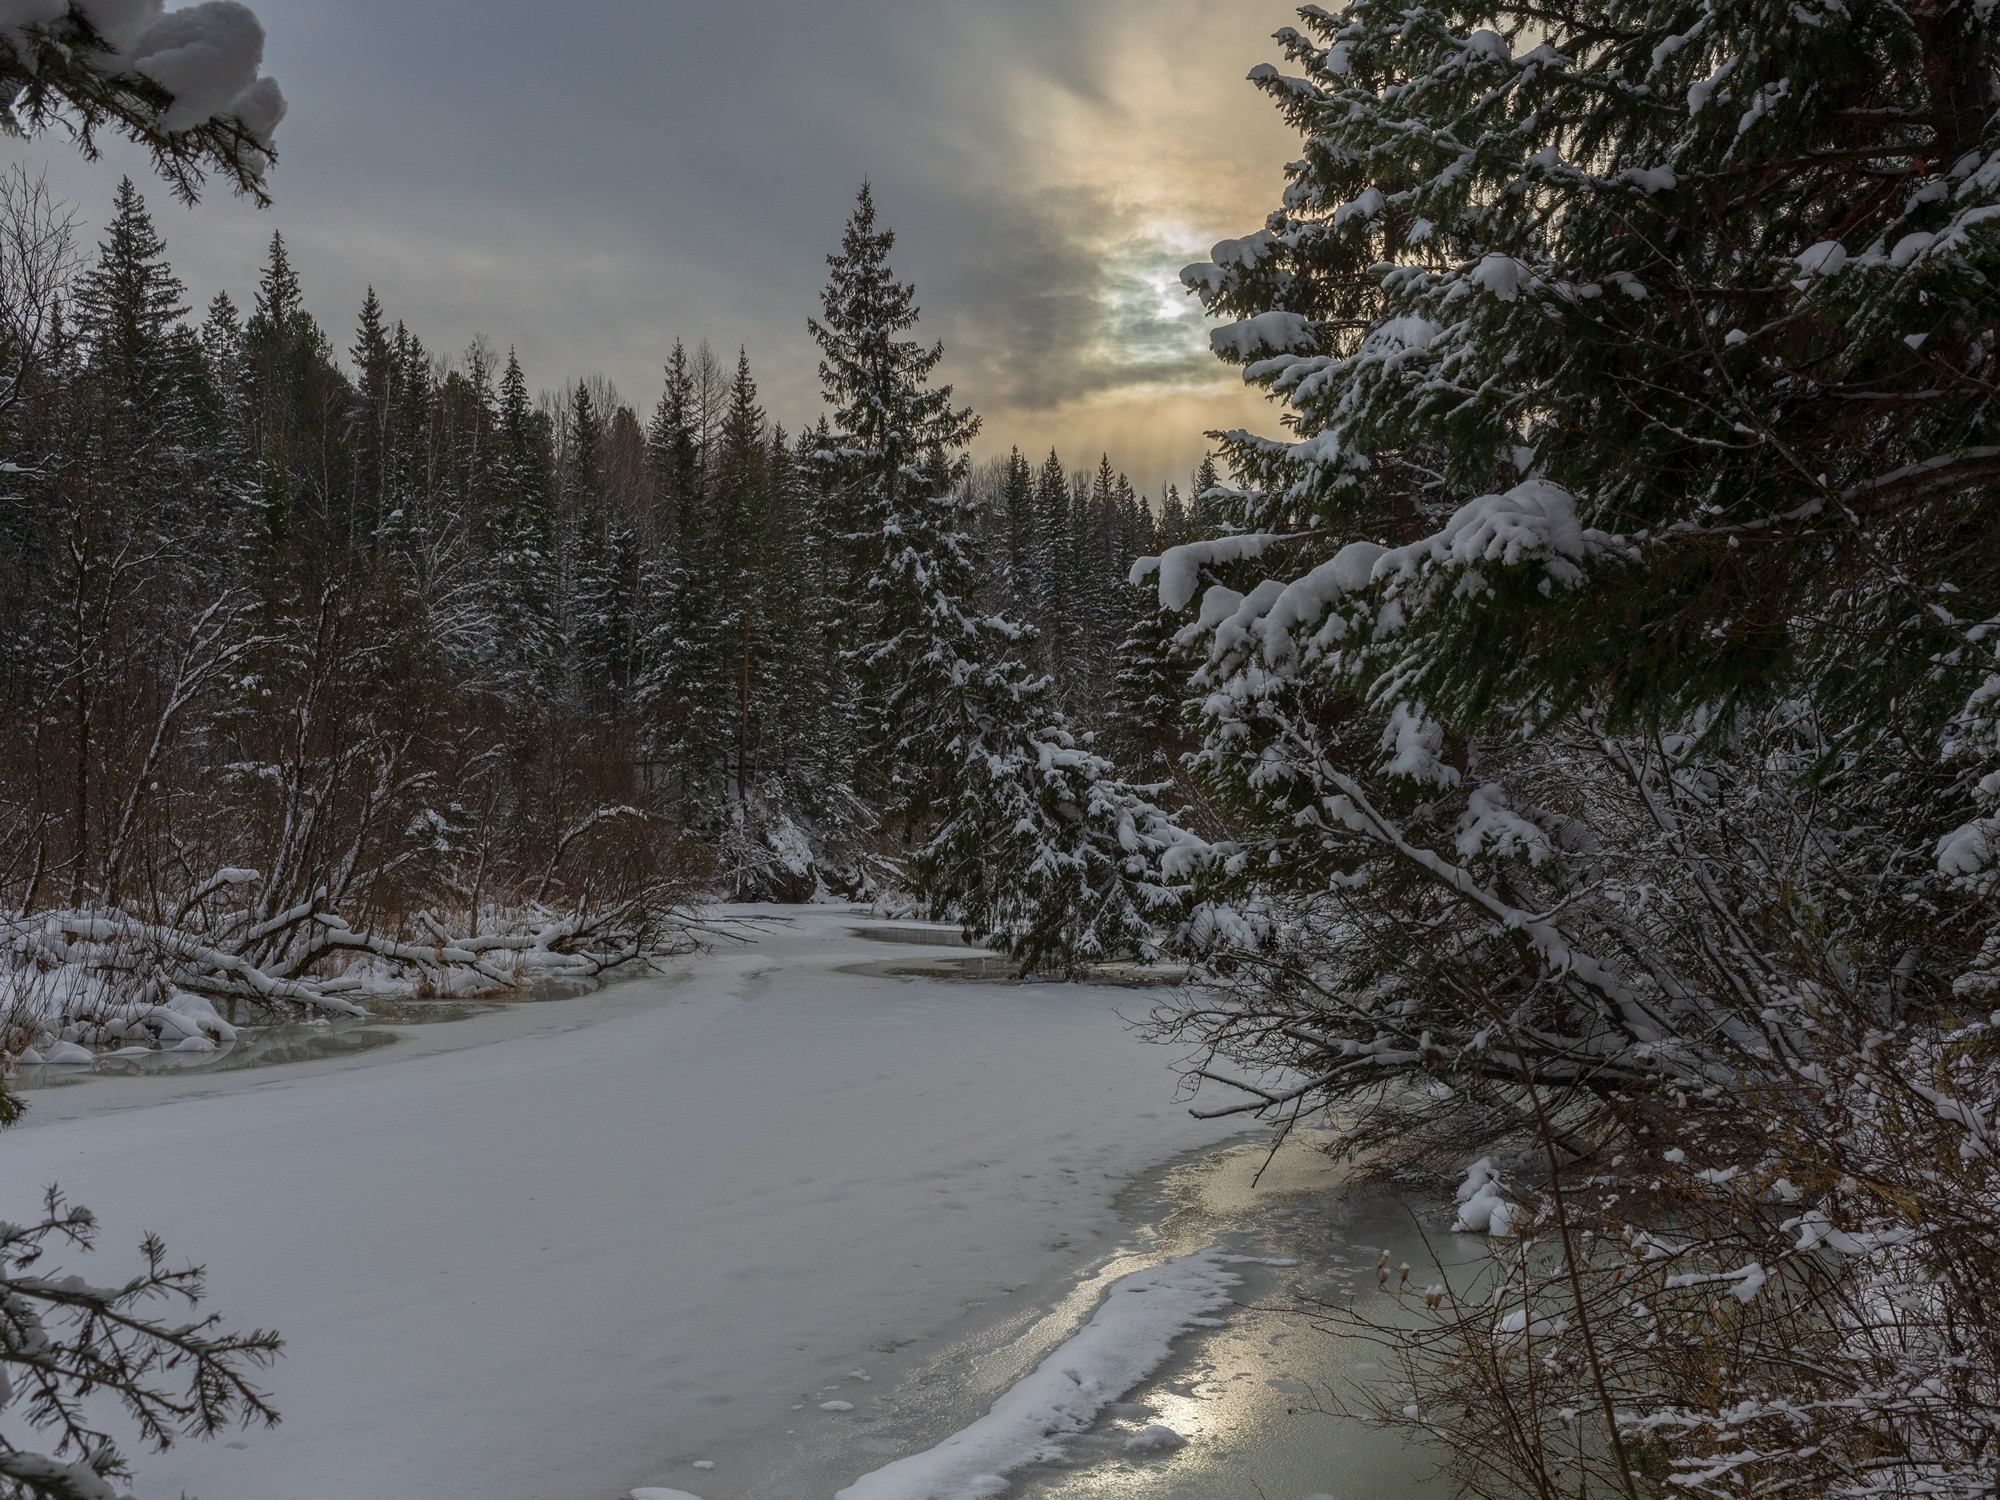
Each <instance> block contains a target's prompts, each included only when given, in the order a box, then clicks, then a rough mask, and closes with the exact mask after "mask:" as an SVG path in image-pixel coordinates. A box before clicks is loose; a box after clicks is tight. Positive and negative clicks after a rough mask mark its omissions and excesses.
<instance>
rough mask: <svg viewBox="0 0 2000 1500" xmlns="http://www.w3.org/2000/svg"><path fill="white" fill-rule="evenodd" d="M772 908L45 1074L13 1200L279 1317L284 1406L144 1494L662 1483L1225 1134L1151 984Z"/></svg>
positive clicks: (1013, 1274)
mask: <svg viewBox="0 0 2000 1500" xmlns="http://www.w3.org/2000/svg"><path fill="white" fill-rule="evenodd" d="M771 915H772V916H774V917H775V916H776V915H777V914H776V913H771ZM784 917H785V919H784V920H782V921H773V922H772V923H771V924H770V926H769V927H768V928H767V930H766V931H765V932H763V933H762V934H761V935H759V936H758V938H757V940H756V941H755V942H754V943H752V944H748V945H741V946H735V945H724V946H722V947H720V948H718V949H717V951H715V952H713V953H711V954H708V955H704V956H698V957H695V958H693V959H689V960H684V961H678V962H677V963H676V964H675V965H673V966H672V970H671V971H670V972H669V974H667V975H666V976H664V977H662V978H660V979H657V980H653V979H649V980H643V981H637V982H634V983H630V984H625V985H620V986H615V987H613V988H611V989H609V990H606V991H603V992H601V993H600V994H597V995H593V996H588V997H585V998H583V999H580V1000H571V1001H564V1002H557V1003H551V1004H547V1005H540V1006H534V1007H528V1008H525V1009H517V1010H515V1011H512V1012H509V1013H506V1014H504V1015H500V1016H496V1017H483V1018H479V1019H475V1020H470V1021H462V1022H457V1023H454V1024H453V1025H450V1026H444V1027H437V1026H433V1027H426V1028H420V1029H419V1031H420V1032H421V1035H419V1034H418V1033H417V1032H412V1033H410V1034H409V1039H408V1040H407V1041H406V1042H404V1043H399V1044H398V1045H397V1046H392V1047H387V1048H380V1049H377V1050H375V1051H372V1052H368V1053H363V1054H358V1055H356V1056H354V1057H349V1058H344V1059H340V1060H336V1061H332V1062H328V1063H324V1064H319V1063H312V1064H301V1065H298V1066H296V1067H291V1068H283V1069H267V1070H246V1071H243V1072H238V1073H232V1074H218V1075H213V1076H209V1077H177V1078H173V1079H164V1080H146V1081H144V1082H143V1083H142V1082H141V1081H138V1080H123V1079H109V1078H94V1079H91V1080H89V1081H87V1082H85V1083H83V1084H80V1085H77V1086H74V1087H70V1088H64V1089H55V1090H47V1091H42V1092H38V1093H36V1094H33V1095H31V1096H30V1098H31V1101H32V1102H33V1104H34V1105H35V1108H34V1109H33V1110H32V1111H31V1113H30V1115H29V1118H28V1120H27V1122H26V1123H24V1124H22V1125H20V1126H18V1127H16V1128H15V1129H13V1130H11V1131H9V1132H8V1133H7V1134H6V1136H5V1137H4V1138H0V1139H4V1146H5V1150H4V1152H0V1212H8V1213H13V1214H15V1215H16V1216H18V1215H19V1214H20V1213H22V1212H24V1211H26V1210H27V1209H29V1208H31V1207H32V1206H33V1205H34V1203H35V1202H37V1201H38V1196H39V1193H40V1190H41V1188H42V1187H43V1186H44V1185H45V1184H47V1183H49V1182H53V1181H59V1182H60V1183H61V1184H62V1186H63V1188H64V1189H65V1191H66V1192H67V1193H69V1194H70V1196H71V1197H72V1198H73V1199H74V1200H75V1201H77V1202H81V1203H85V1204H88V1205H90V1206H91V1207H92V1208H94V1209H96V1210H97V1211H98V1212H99V1214H100V1216H101V1218H102V1220H103V1225H104V1234H103V1238H102V1241H101V1243H102V1245H103V1246H104V1251H103V1253H102V1254H100V1255H99V1256H98V1257H96V1260H97V1262H98V1270H99V1271H100V1273H105V1272H109V1271H110V1270H111V1268H112V1267H113V1266H116V1265H123V1264H125V1263H127V1262H130V1261H131V1260H132V1259H133V1256H132V1247H133V1246H134V1245H135V1244H136V1242H137V1240H138V1238H139V1236H140V1235H141V1233H143V1232H144V1231H147V1230H157V1231H159V1232H160V1233H162V1234H163V1235H164V1236H165V1237H166V1239H167V1242H168V1246H169V1250H170V1252H171V1253H172V1254H173V1255H175V1256H177V1257H182V1258H186V1259H192V1260H197V1261H200V1262H203V1263H205V1264H206V1265H207V1267H208V1269H209V1279H210V1286H211V1289H212V1301H213V1305H214V1306H215V1307H216V1308H217V1309H218V1310H220V1311H221V1312H222V1313H223V1314H224V1315H225V1317H226V1318H227V1319H228V1320H229V1321H230V1322H231V1323H232V1324H233V1325H236V1326H250V1325H253V1324H254V1325H261V1326H271V1325H275V1326H277V1327H278V1328H279V1329H280V1330H282V1332H283V1333H284V1334H285V1337H286V1340H287V1345H288V1347H287V1352H286V1357H285V1359H284V1360H283V1361H282V1362H281V1363H280V1365H279V1366H278V1367H277V1369H276V1371H275V1372H274V1373H273V1375H272V1377H271V1379H270V1382H269V1383H270V1386H271V1388H272V1390H273V1391H274V1393H275V1396H276V1398H277V1401H278V1404H279V1406H280V1408H281V1409H282V1410H283V1412H284V1416H285V1420H284V1424H283V1425H282V1426H281V1427H279V1428H278V1429H277V1430H276V1431H273V1432H262V1431H258V1432H251V1433H247V1434H240V1435H238V1434H231V1435H230V1436H229V1439H228V1440H227V1442H226V1443H225V1442H215V1443H182V1444H177V1445H176V1446H175V1447H174V1448H173V1449H172V1450H171V1451H170V1452H169V1453H166V1454H164V1455H138V1464H137V1467H138V1478H137V1484H136V1485H135V1493H136V1494H137V1495H138V1497H139V1500H154V1497H170V1496H173V1495H176V1494H179V1493H180V1492H181V1491H183V1490H185V1491H187V1492H189V1493H195V1494H200V1495H201V1496H203V1497H204V1500H270V1497H274V1496H301V1497H304V1496H312V1495H322V1494H326V1495H331V1494H338V1495H341V1496H343V1497H344V1500H403V1497H405V1496H408V1495H410V1494H413V1493H419V1492H420V1493H422V1494H424V1495H425V1496H426V1497H427V1500H474V1497H477V1500H543V1497H545V1496H548V1495H552V1494H563V1495H574V1496H578V1497H580V1500H588V1497H590V1496H603V1497H612V1496H618V1495H622V1494H626V1493H628V1492H636V1493H651V1494H672V1493H673V1492H671V1491H654V1492H646V1491H643V1490H636V1491H635V1486H644V1485H647V1484H657V1483H658V1481H660V1480H663V1479H666V1478H667V1477H668V1476H669V1475H670V1474H671V1473H672V1472H673V1471H674V1470H675V1469H676V1468H678V1469H679V1472H681V1473H686V1472H687V1469H686V1465H687V1464H688V1463H689V1462H690V1461H691V1460H692V1459H694V1458H698V1457H702V1456H704V1450H707V1452H708V1453H709V1454H714V1455H718V1456H721V1455H724V1454H725V1452H726V1451H728V1450H729V1444H730V1442H731V1440H732V1439H738V1440H740V1439H743V1438H746V1437H749V1436H751V1435H754V1434H756V1433H759V1432H764V1431H778V1430H781V1429H782V1428H783V1425H784V1422H785V1421H786V1420H787V1419H788V1417H790V1412H791V1410H792V1404H793V1403H794V1402H795V1401H796V1400H797V1399H798V1393H800V1392H802V1391H809V1390H814V1389H816V1388H817V1389H823V1388H826V1387H828V1386H831V1385H834V1384H836V1383H837V1382H839V1381H840V1380H841V1379H842V1377H843V1375H844V1374H845V1373H846V1372H850V1371H852V1370H854V1369H855V1368H857V1367H858V1366H865V1365H866V1364H867V1363H868V1362H869V1356H870V1354H871V1351H874V1350H876V1349H879V1348H886V1347H889V1346H890V1345H892V1344H895V1343H898V1342H900V1341H904V1340H919V1339H923V1338H925V1337H928V1336H930V1335H932V1334H934V1333H936V1332H938V1331H939V1330H941V1329H943V1328H945V1327H947V1326H948V1325H950V1324H951V1323H952V1322H953V1320H954V1319H955V1318H957V1317H959V1316H960V1315H961V1314H962V1313H963V1311H964V1308H965V1306H966V1305H967V1304H968V1303H969V1302H971V1301H973V1300H976V1299H978V1298H982V1297H989V1296H992V1295H995V1293H996V1292H997V1290H998V1289H999V1288H1001V1287H1003V1286H1004V1287H1014V1286H1022V1285H1027V1284H1030V1283H1035V1282H1039V1281H1046V1280H1048V1279H1049V1278H1052V1277H1056V1276H1059V1275H1061V1274H1063V1273H1064V1272H1065V1268H1067V1267H1071V1266H1075V1265H1078V1264H1080V1263H1081V1262H1082V1261H1083V1260H1085V1259H1087V1258H1088V1257H1089V1255H1090V1254H1091V1253H1092V1252H1091V1250H1090V1240H1091V1237H1092V1236H1093V1235H1096V1234H1099V1233H1102V1232H1105V1231H1108V1230H1110V1229H1111V1228H1112V1226H1113V1224H1114V1223H1115V1219H1114V1217H1113V1215H1112V1212H1111V1207H1110V1202H1111V1199H1112V1197H1113V1195H1114V1194H1115V1192H1116V1190H1117V1189H1118V1188H1119V1187H1120V1186H1121V1185H1122V1184H1123V1183H1125V1182H1127V1181H1129V1180H1130V1179H1132V1178H1133V1177H1135V1176H1137V1175H1139V1174H1140V1173H1142V1172H1144V1171H1146V1170H1148V1169H1149V1168H1151V1167H1153V1166H1155V1165H1158V1164H1161V1163H1164V1162H1165V1161H1167V1160H1169V1159H1171V1158H1174V1157H1176V1156H1179V1155H1180V1154H1182V1153H1184V1152H1186V1151H1188V1150H1191V1149H1194V1148H1196V1147H1199V1146H1202V1145H1204V1144H1207V1143H1209V1142H1213V1141H1216V1140H1218V1139H1221V1138H1222V1137H1223V1136H1224V1135H1226V1134H1228V1133H1230V1132H1231V1131H1232V1130H1234V1129H1236V1128H1237V1127H1233V1126H1231V1125H1229V1124H1226V1123H1221V1122H1201V1121H1195V1120H1192V1119H1190V1118H1189V1117H1188V1115H1187V1114H1186V1111H1185V1109H1184V1108H1183V1107H1182V1106H1181V1105H1180V1104H1179V1103H1178V1102H1177V1101H1176V1100H1175V1098H1174V1084H1175V1079H1174V1076H1173V1073H1172V1071H1171V1068H1170V1062H1171V1059H1170V1057H1169V1055H1168V1054H1167V1053H1166V1052H1164V1051H1163V1050H1161V1049H1158V1048H1155V1047H1152V1046H1149V1045H1147V1044H1145V1043H1143V1042H1141V1041H1139V1040H1137V1039H1136V1038H1135V1037H1134V1036H1133V1035H1132V1033H1131V1032H1130V1031H1129V1029H1128V1028H1127V1026H1126V1025H1125V1023H1124V1022H1123V1021H1122V1020H1121V1019H1120V1018H1119V1015H1118V1014H1117V1012H1118V1010H1119V1009H1124V1010H1126V1011H1128V1012H1130V1011H1132V1010H1134V1009H1142V1008H1143V1004H1141V1005H1139V1006H1135V1005H1134V1003H1133V1002H1134V999H1135V997H1134V995H1133V993H1132V992H1131V991H1129V990H1112V989H1092V988H1084V987H1071V986H1061V985H974V984H965V983H955V982H949V981H946V980H943V979H938V978H926V977H917V978H899V977H891V976H887V975H885V974H884V973H883V972H882V971H883V970H884V969H885V968H888V967H894V966H898V965H902V964H905V963H909V962H912V961H919V960H924V959H925V954H924V952H923V951H922V950H915V951H913V950H911V949H909V948H902V949H896V948H890V947H887V946H885V945H882V944H878V943H871V942H868V941H864V940H861V939H859V938H857V937H855V936H853V934H852V929H853V928H855V927H857V926H863V925H865V923H864V922H863V921H862V919H860V918H858V917H856V916H854V915H852V914H849V913H845V912H842V911H839V910H837V909H829V908H810V909H804V910H792V911H789V912H787V913H785V914H784ZM932 951H933V952H935V953H937V954H938V956H940V957H942V956H944V955H943V953H942V951H941V950H932ZM198 1091H199V1092H198ZM10 1205H11V1206H10ZM1162 1274H1163V1275H1165V1276H1167V1277H1168V1278H1170V1279H1171V1278H1173V1277H1192V1278H1195V1279H1196V1280H1198V1281H1200V1283H1201V1284H1202V1286H1203V1287H1212V1288H1213V1295H1218V1296H1219V1295H1220V1294H1221V1287H1222V1284H1223V1280H1224V1279H1225V1278H1226V1276H1227V1274H1228V1273H1226V1272H1225V1271H1223V1270H1222V1269H1221V1268H1220V1266H1219V1265H1217V1264H1211V1263H1206V1262H1204V1263H1200V1264H1199V1265H1195V1266H1183V1267H1181V1268H1180V1269H1178V1270H1174V1271H1167V1272H1163V1273H1162ZM1160 1291H1161V1293H1162V1295H1161V1296H1160V1297H1159V1298H1157V1299H1156V1305H1158V1306H1160V1307H1162V1308H1166V1307H1169V1306H1172V1307H1176V1308H1179V1309H1181V1310H1182V1311H1183V1312H1184V1311H1185V1308H1186V1307H1187V1306H1190V1305H1192V1304H1191V1303H1189V1302H1188V1301H1187V1300H1186V1298H1185V1297H1183V1295H1182V1292H1181V1291H1176V1290H1174V1289H1173V1287H1171V1286H1169V1285H1167V1284H1164V1283H1163V1284H1162V1286H1161V1287H1160ZM1209 1295H1211V1293H1210V1292H1209V1291H1203V1292H1202V1293H1201V1297H1204V1298H1205V1297H1207V1296H1209ZM1128 1300H1131V1301H1135V1302H1143V1301H1144V1298H1143V1297H1133V1298H1129V1299H1128ZM1196 1300H1197V1301H1198V1300H1200V1298H1197V1299H1196ZM1113 1305H1115V1299H1114V1304H1113ZM1108 1310H1109V1309H1108V1308H1107V1311H1108ZM1179 1318H1180V1313H1176V1314H1175V1315H1174V1317H1173V1318H1170V1319H1167V1320H1166V1322H1163V1323H1162V1324H1161V1328H1162V1329H1164V1328H1165V1327H1166V1326H1168V1324H1170V1323H1174V1322H1176V1320H1178V1319H1179ZM1161 1336H1165V1335H1164V1333H1162V1335H1161ZM848 1378H856V1377H852V1376H850V1377H848ZM1100 1378H1101V1379H1102V1381H1103V1383H1104V1384H1105V1385H1106V1387H1107V1388H1108V1386H1109V1385H1112V1384H1116V1383H1117V1382H1116V1381H1115V1380H1114V1379H1111V1378H1110V1377H1108V1376H1106V1377H1100ZM830 1394H831V1392H829V1395H830ZM1022 1399H1023V1400H1027V1399H1029V1398H1028V1397H1026V1396H1024V1397H1023V1398H1022ZM1036 1399H1039V1398H1036ZM791 1420H794V1421H795V1420H796V1418H791ZM823 1420H826V1421H828V1422H829V1423H831V1421H832V1419H823ZM855 1420H859V1419H858V1418H843V1419H841V1423H846V1422H851V1421H855ZM833 1425H839V1424H833ZM238 1444H240V1446H237V1445H238ZM855 1472H856V1471H852V1470H851V1471H849V1472H848V1473H846V1474H839V1475H829V1476H828V1479H829V1483H828V1485H827V1491H828V1492H829V1493H830V1492H831V1491H832V1490H833V1489H834V1488H835V1487H837V1485H838V1484H839V1483H841V1482H844V1481H846V1480H849V1479H852V1478H853V1477H854V1473H855ZM867 1493H873V1492H872V1491H871V1492H867Z"/></svg>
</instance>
